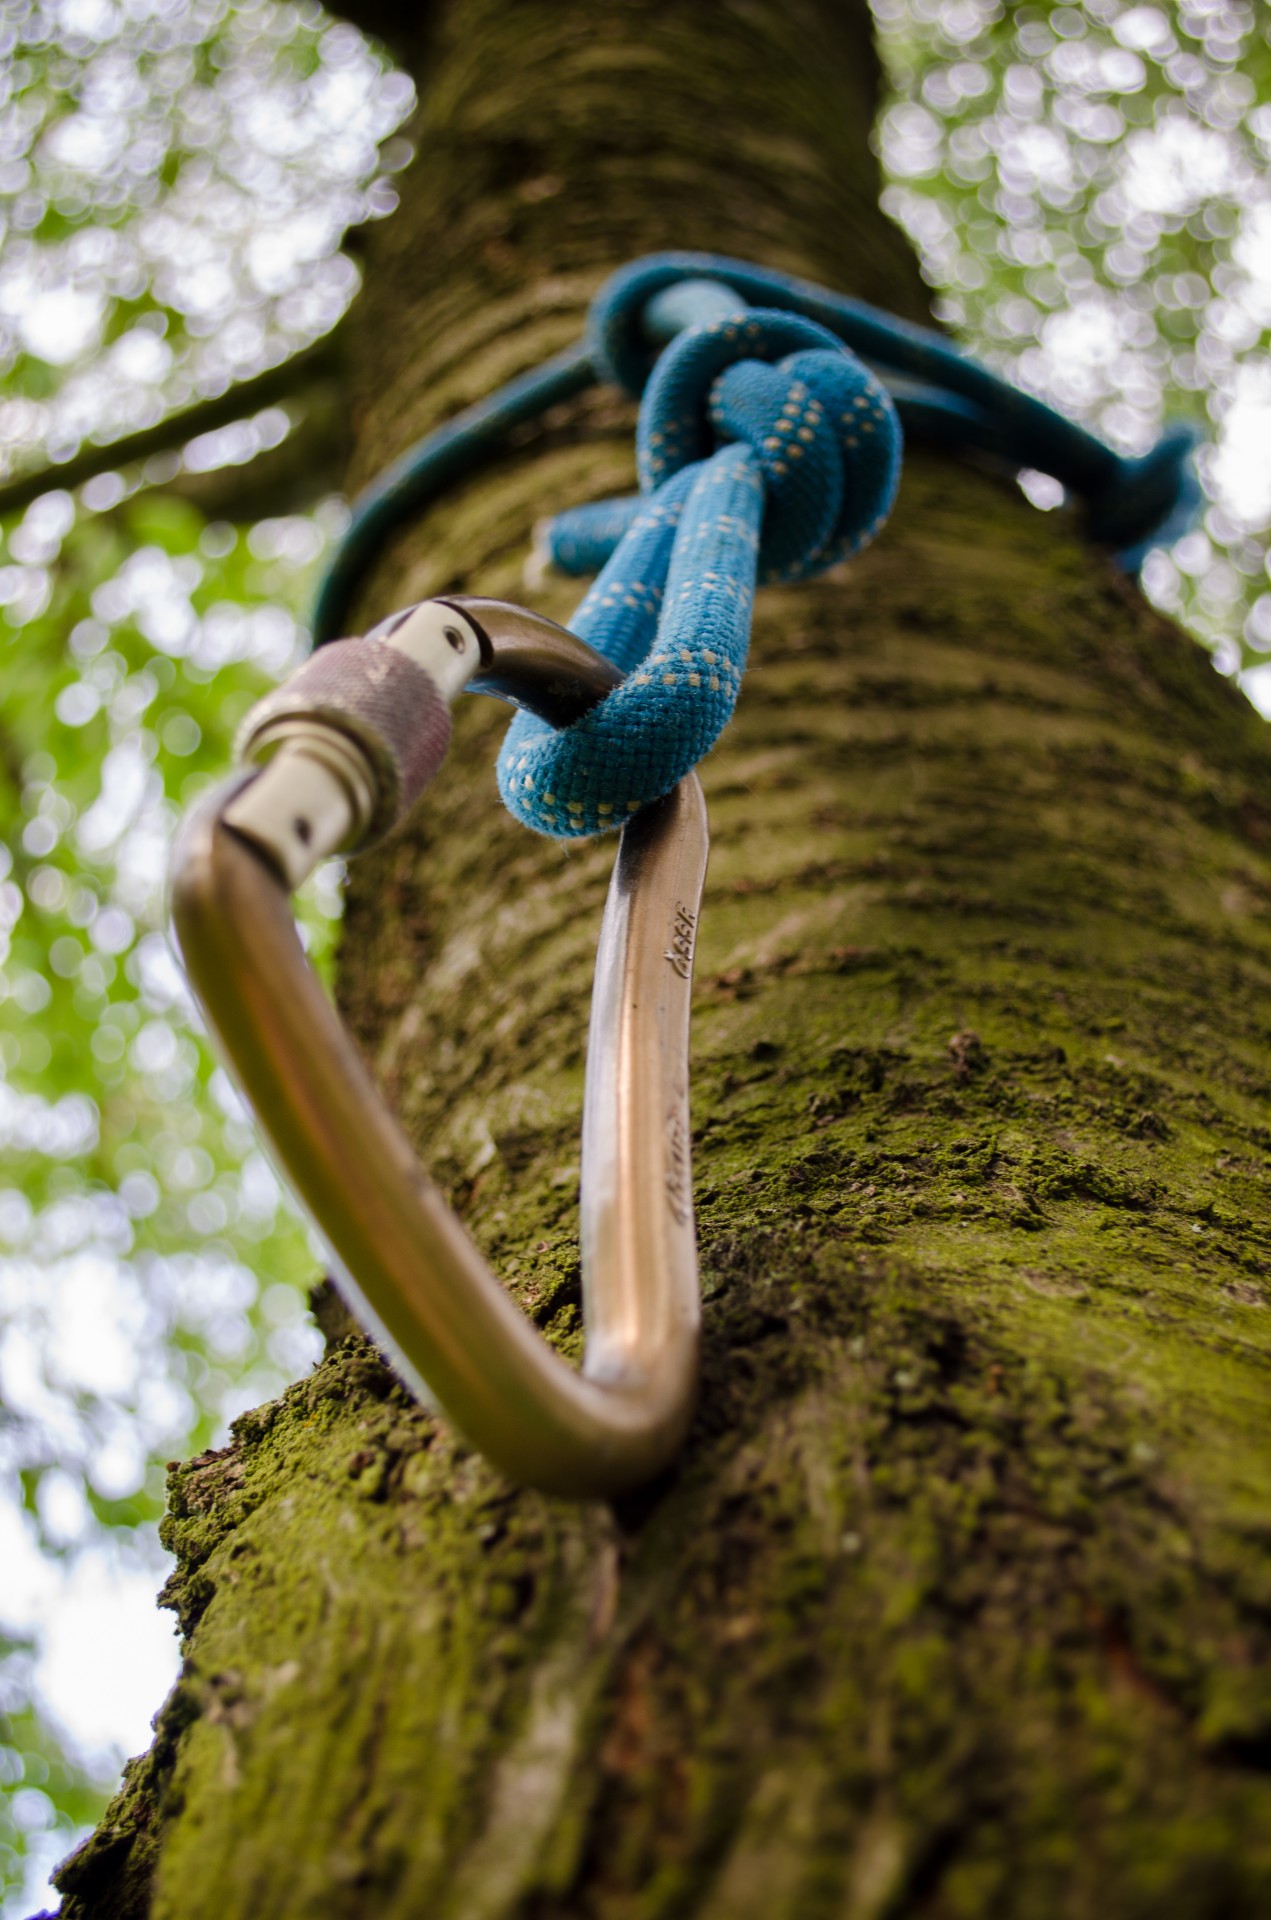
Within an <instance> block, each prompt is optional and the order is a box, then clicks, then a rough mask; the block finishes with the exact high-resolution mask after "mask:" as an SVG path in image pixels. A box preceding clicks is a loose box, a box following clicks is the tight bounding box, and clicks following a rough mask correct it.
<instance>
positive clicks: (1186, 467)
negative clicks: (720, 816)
mask: <svg viewBox="0 0 1271 1920" xmlns="http://www.w3.org/2000/svg"><path fill="white" fill-rule="evenodd" d="M597 380H608V381H613V382H616V383H617V384H618V385H619V386H621V387H623V388H625V389H626V391H627V392H629V393H631V394H633V395H637V396H640V413H639V424H638V428H637V439H636V455H637V463H636V464H637V475H638V480H639V492H638V493H636V494H634V495H632V496H630V497H629V498H624V499H618V500H605V501H598V502H593V503H591V504H588V505H585V506H581V507H574V508H570V509H568V510H566V511H565V512H563V513H560V514H558V515H557V516H556V518H555V519H554V520H553V521H552V522H551V524H550V527H549V529H548V535H547V546H548V553H549V556H550V558H551V560H552V562H553V563H554V564H555V565H556V566H557V567H558V568H560V569H561V570H562V571H564V572H566V573H569V574H576V575H585V574H589V573H596V574H597V576H598V577H597V578H596V580H595V582H594V584H593V585H592V587H591V589H590V591H589V592H588V593H587V595H586V597H585V598H584V600H583V601H582V603H581V605H580V606H579V608H578V610H577V612H576V613H575V615H574V618H573V620H572V622H571V626H572V627H573V630H574V631H575V632H576V633H577V634H579V635H580V636H581V637H582V638H583V639H586V640H588V641H590V643H591V644H592V645H593V646H594V647H596V648H597V649H598V650H599V651H600V652H602V653H604V654H606V655H607V656H608V657H609V658H610V659H611V660H612V661H613V662H614V663H615V665H617V666H619V667H620V668H622V670H623V671H624V672H625V673H626V675H627V678H626V680H625V681H624V683H623V684H622V686H620V687H618V688H617V689H615V691H614V692H613V693H612V694H610V695H609V696H608V698H607V699H605V700H604V701H602V702H601V703H600V705H599V706H598V707H596V708H594V709H593V710H592V712H591V713H589V714H588V715H587V716H586V717H585V718H584V719H582V720H580V721H579V722H577V723H576V724H575V725H574V726H572V727H567V728H564V729H562V730H560V731H556V730H554V729H552V728H550V727H548V726H546V724H545V723H544V722H542V721H541V720H538V719H536V718H535V717H534V716H532V715H530V714H524V713H522V714H518V715H517V717H516V719H515V720H514V721H513V723H512V725H511V727H510V728H509V730H508V734H507V737H506V739H505V742H504V745H503V749H502V751H501V753H500V755H499V762H498V778H499V788H500V791H501V793H502V795H503V798H504V800H505V801H506V803H507V805H508V806H509V807H510V809H511V810H512V812H513V813H514V814H516V816H517V818H518V819H520V820H522V821H524V823H525V824H526V825H527V826H530V827H533V828H535V829H537V830H538V831H539V832H541V833H549V834H554V835H558V836H565V835H576V834H587V833H596V832H599V831H603V830H604V829H606V828H608V827H615V826H620V825H621V824H622V822H623V820H625V819H626V818H627V817H628V816H629V815H630V814H632V813H635V812H636V811H638V809H639V808H640V807H641V806H643V805H645V804H647V802H649V801H650V800H654V799H656V798H658V797H659V796H660V795H661V794H663V793H666V792H668V791H669V790H670V788H671V787H673V786H674V785H675V784H676V782H677V781H678V780H680V779H681V778H682V777H683V776H684V774H686V773H687V772H688V771H689V770H690V768H692V767H693V766H695V765H696V764H697V762H698V761H699V760H700V759H701V758H702V756H703V754H705V753H706V752H707V751H708V750H709V748H710V747H711V745H712V744H713V742H714V741H715V740H716V739H717V738H718V736H719V734H720V733H721V732H722V730H723V728H724V727H725V726H726V725H727V722H728V719H729V717H730V715H731V713H732V710H733V706H734V704H735V702H736V699H737V694H738V690H739V687H740V682H741V674H742V669H743V666H744V664H745V658H746V650H747V646H748V643H749V635H750V615H751V607H752V604H753V600H754V592H755V587H756V585H757V584H760V583H766V582H770V581H792V580H802V579H807V578H810V577H811V576H813V575H814V574H817V573H821V572H824V571H825V569H826V568H828V567H832V566H834V565H836V564H837V563H838V562H839V561H841V560H843V559H845V558H847V557H848V556H850V555H851V554H853V553H856V552H858V551H859V550H860V549H861V548H862V547H863V546H865V545H866V544H867V543H868V542H869V541H870V540H871V539H873V537H874V536H875V535H876V534H877V533H878V531H879V530H880V528H881V527H882V525H883V523H884V522H885V520H886V518H887V515H888V513H889V512H890V510H891V506H892V502H893V500H894V498H895V493H896V486H897V482H898V479H899V474H900V454H901V441H902V432H903V433H905V434H908V435H911V436H912V437H913V438H915V439H922V440H925V441H928V442H934V443H936V444H938V445H942V446H948V447H952V448H955V449H957V450H958V451H963V452H965V451H974V452H976V453H979V454H986V455H989V456H990V457H992V458H994V459H996V460H999V461H1001V462H1003V463H1004V464H1006V465H1008V466H1010V467H1012V468H1014V469H1015V470H1018V469H1020V468H1022V467H1032V468H1035V469H1038V470H1040V471H1041V472H1044V473H1048V474H1051V475H1052V476H1053V477H1054V478H1055V479H1057V480H1058V481H1059V482H1060V483H1061V484H1062V486H1063V487H1064V489H1065V491H1066V492H1067V493H1068V494H1069V495H1071V496H1074V497H1076V498H1077V499H1079V500H1080V501H1081V502H1082V503H1083V505H1084V508H1085V522H1086V528H1087V531H1088V533H1089V534H1090V536H1091V538H1093V539H1095V540H1097V541H1099V542H1100V543H1102V544H1103V545H1105V546H1108V547H1110V548H1111V549H1112V550H1113V552H1114V554H1115V557H1116V559H1117V560H1118V562H1119V564H1120V565H1121V566H1122V567H1123V568H1124V569H1125V570H1126V571H1127V572H1130V573H1137V572H1138V569H1139V568H1140V566H1141V565H1142V562H1143V559H1144V557H1145V556H1146V554H1147V552H1148V550H1149V548H1150V547H1152V546H1154V545H1157V544H1159V543H1160V542H1162V541H1167V540H1170V539H1173V538H1176V537H1177V535H1178V534H1179V533H1181V532H1183V531H1184V530H1185V529H1186V527H1187V526H1189V525H1190V524H1191V523H1192V520H1193V519H1194V517H1195V514H1196V511H1197V508H1198V506H1199V504H1200V490H1199V486H1198V483H1197V479H1196V474H1195V469H1194V465H1193V461H1192V453H1193V450H1194V448H1195V445H1196V435H1194V434H1193V432H1192V431H1191V429H1190V428H1186V427H1173V428H1171V429H1169V430H1167V432H1166V433H1165V434H1164V435H1163V436H1162V438H1161V439H1160V440H1159V441H1158V442H1157V444H1156V445H1155V447H1153V448H1152V449H1151V450H1150V451H1149V452H1148V453H1146V454H1144V455H1143V456H1141V457H1140V458H1138V459H1126V458H1124V457H1123V456H1121V455H1120V454H1117V453H1116V452H1114V451H1113V449H1112V448H1110V447H1108V446H1105V445H1104V443H1103V442H1102V441H1100V440H1098V439H1096V438H1095V436H1094V435H1093V434H1089V433H1087V432H1086V431H1085V430H1084V428H1081V427H1078V426H1075V425H1074V424H1073V423H1072V422H1071V421H1069V420H1065V419H1064V418H1063V417H1062V416H1061V415H1060V414H1057V413H1055V412H1054V411H1053V410H1052V409H1051V408H1050V407H1047V406H1045V405H1044V404H1043V403H1042V402H1041V401H1039V400H1035V399H1033V398H1032V397H1031V396H1030V395H1028V394H1025V393H1021V392H1020V391H1019V390H1018V389H1017V388H1015V387H1012V386H1010V385H1009V384H1008V383H1007V382H1006V381H1004V380H1002V379H1000V378H999V377H998V376H997V375H996V374H993V373H990V372H989V370H988V369H987V368H986V367H983V366H981V365H980V364H979V363H978V362H977V361H975V360H972V359H970V358H969V357H968V356H967V355H966V354H963V353H961V352H960V351H959V350H958V349H957V348H956V347H954V346H951V345H950V344H949V342H948V341H946V340H944V339H942V338H941V337H940V336H939V335H938V334H935V333H932V332H930V331H928V330H926V329H924V328H921V327H915V326H912V325H909V324H908V323H907V322H904V321H901V320H897V319H894V318H892V317H891V316H890V315H888V314H884V313H882V312H880V311H879V310H878V309H876V308H874V307H870V306H866V305H865V304H864V303H863V302H861V301H857V300H849V299H847V298H846V297H844V296H843V295H841V294H835V293H831V292H827V291H826V290H825V289H824V288H821V287H816V286H812V285H811V284H809V283H808V282H805V281H801V280H795V279H792V278H791V277H789V276H788V275H786V274H781V273H776V272H774V271H772V270H770V269H768V268H763V267H755V266H750V265H747V264H746V263H745V262H743V261H738V260H729V259H724V258H722V257H719V256H717V255H714V254H699V253H665V254H653V255H650V256H648V257H647V258H645V259H642V260H637V261H633V262H632V263H631V264H630V265H628V266H626V267H623V268H621V269H620V270H619V271H618V272H617V273H615V274H614V275H613V276H612V277H611V278H610V279H609V280H608V281H607V282H606V283H605V285H604V286H603V287H602V288H601V290H600V292H599V294H598V295H597V297H596V299H595V301H594V302H593V304H592V308H591V312H590V315H589V317H588V324H587V331H586V335H585V337H584V339H583V340H582V341H580V342H579V343H578V344H577V345H576V346H574V347H571V348H569V349H568V350H567V351H566V352H564V353H562V354H559V355H557V356H556V357H555V358H554V359H552V360H549V361H547V362H546V363H545V364H544V365H543V366H541V367H538V368H535V369H534V370H533V371H531V372H529V373H526V374H523V375H521V376H520V377H519V378H518V379H516V380H513V381H510V382H509V383H508V384H507V385H506V386H505V387H503V388H501V389H500V390H499V392H497V393H496V394H494V395H492V396H491V397H490V398H489V399H487V400H483V401H481V402H480V403H479V404H478V405H477V406H474V407H470V408H468V409H466V410H465V411H464V412H463V413H461V414H459V415H458V416H457V417H456V418H455V419H454V420H452V421H450V422H449V423H448V424H447V425H446V426H444V427H442V428H440V429H439V430H438V431H437V432H435V433H432V434H429V435H428V436H427V437H426V438H425V439H423V440H421V441H420V442H419V443H418V444H417V445H416V446H414V447H412V448H410V449H409V450H408V451H407V452H406V453H405V454H403V455H402V456H401V458H400V459H399V460H397V461H395V462H394V463H393V465H392V466H391V467H389V468H388V469H387V470H386V472H385V473H384V474H382V475H381V476H380V478H379V479H378V480H377V481H376V482H375V483H374V485H373V486H372V487H370V488H369V489H368V490H367V491H366V492H365V493H364V494H363V495H361V496H360V498H359V499H358V500H357V501H356V502H355V504H354V509H353V516H352V519H351V522H350V525H349V528H348V531H347V533H346V535H345V538H344V541H343V543H342V545H341V547H340V549H339V551H338V552H337V554H336V557H335V560H334V562H333V564H332V566H331V568H330V570H329V572H328V574H327V576H326V578H325V580H324V582H323V585H322V589H321V593H320V595H319V600H318V606H317V609H316V614H315V621H314V626H315V639H316V641H317V644H319V645H321V644H322V643H323V642H324V641H326V640H330V639H334V638H336V637H338V635H339V634H340V632H341V631H342V629H343V626H344V622H345V618H346V615H347V612H348V608H349V606H350V604H351V602H352V599H353V596H354V594H355V593H356V591H357V588H358V586H359V584H360V582H361V580H362V578H363V577H364V575H365V573H366V571H367V570H368V568H369V566H370V564H371V562H372V560H373V559H374V557H375V555H376V554H377V553H378V551H379V550H380V548H381V547H382V545H383V543H384V541H385V540H386V539H387V537H388V536H389V534H390V533H391V532H392V531H394V530H395V529H396V528H397V527H399V526H400V525H402V524H403V523H404V522H405V521H406V520H407V519H409V518H410V517H412V516H413V515H415V514H416V513H418V511H419V509H420V508H421V507H422V506H424V505H425V504H426V503H427V502H428V501H429V500H430V499H432V498H434V497H435V496H436V495H437V494H438V493H439V492H441V491H442V490H443V489H444V488H446V487H447V486H449V485H450V484H452V483H453V482H454V481H456V480H457V479H459V478H460V477H462V475H464V474H465V473H467V472H470V471H471V470H472V469H473V468H474V467H475V466H476V465H478V463H479V462H480V461H481V460H482V459H483V458H485V457H486V456H487V455H488V454H489V453H490V452H492V451H493V450H494V449H495V448H497V447H498V446H499V445H500V444H502V443H503V442H504V441H505V439H506V436H507V434H508V433H509V431H510V430H511V429H512V428H513V427H515V426H519V425H521V424H523V423H525V422H527V421H530V420H533V419H535V418H537V417H538V416H540V415H541V414H542V413H544V412H546V411H547V409H548V408H550V407H553V406H557V405H559V404H560V403H561V402H562V401H563V400H567V399H570V398H572V397H573V396H574V395H576V394H579V393H581V392H583V391H585V390H586V389H587V388H588V387H590V386H591V385H592V384H593V383H594V382H595V381H597Z"/></svg>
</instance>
